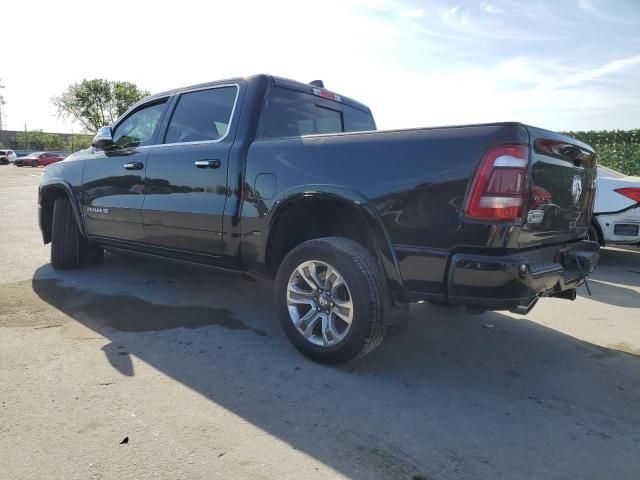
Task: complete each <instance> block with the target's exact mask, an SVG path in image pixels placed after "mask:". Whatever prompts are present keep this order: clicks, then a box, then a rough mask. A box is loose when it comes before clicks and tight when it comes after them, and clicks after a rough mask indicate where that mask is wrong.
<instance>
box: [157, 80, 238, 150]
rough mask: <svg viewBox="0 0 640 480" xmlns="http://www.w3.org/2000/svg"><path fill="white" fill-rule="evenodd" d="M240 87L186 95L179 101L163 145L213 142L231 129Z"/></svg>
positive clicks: (214, 89)
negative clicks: (230, 125)
mask: <svg viewBox="0 0 640 480" xmlns="http://www.w3.org/2000/svg"><path fill="white" fill-rule="evenodd" d="M237 93H238V88H237V87H235V86H232V87H220V88H212V89H210V90H198V91H197V92H190V93H183V94H182V95H180V98H179V99H178V105H177V106H176V108H175V110H174V112H173V115H172V117H171V121H170V122H169V128H168V129H167V134H166V136H165V140H164V143H184V142H202V141H214V140H219V139H221V138H223V137H224V136H225V135H226V134H227V131H228V130H229V123H230V122H231V114H232V112H233V106H234V104H235V101H236V96H237Z"/></svg>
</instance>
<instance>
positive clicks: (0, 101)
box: [0, 84, 7, 146]
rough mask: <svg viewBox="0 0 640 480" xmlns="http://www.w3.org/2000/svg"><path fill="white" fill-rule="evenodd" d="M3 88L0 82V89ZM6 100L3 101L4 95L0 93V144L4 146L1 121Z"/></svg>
mask: <svg viewBox="0 0 640 480" xmlns="http://www.w3.org/2000/svg"><path fill="white" fill-rule="evenodd" d="M2 88H4V85H2V84H0V89H2ZM6 103H7V102H5V101H4V97H3V96H2V95H1V94H0V145H2V146H4V124H3V123H2V117H3V115H4V106H5V105H6Z"/></svg>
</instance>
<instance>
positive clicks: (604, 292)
mask: <svg viewBox="0 0 640 480" xmlns="http://www.w3.org/2000/svg"><path fill="white" fill-rule="evenodd" d="M589 286H590V287H591V291H592V294H593V296H592V297H591V299H593V300H595V301H597V302H601V303H606V304H609V305H616V306H619V307H627V308H640V292H638V287H640V249H637V248H628V249H618V248H615V249H614V248H603V249H601V250H600V263H599V265H598V267H597V268H596V270H595V272H594V273H593V275H592V276H591V278H590V280H589ZM580 294H581V295H582V296H587V295H588V294H587V292H586V290H585V289H583V288H582V289H580Z"/></svg>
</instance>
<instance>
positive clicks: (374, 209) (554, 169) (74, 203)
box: [39, 75, 599, 363]
mask: <svg viewBox="0 0 640 480" xmlns="http://www.w3.org/2000/svg"><path fill="white" fill-rule="evenodd" d="M375 129H376V126H375V123H374V120H373V116H372V115H371V111H370V110H369V108H367V107H366V106H365V105H363V104H361V103H359V102H356V101H354V100H352V99H350V98H347V97H344V96H342V95H338V94H335V93H333V92H331V91H329V90H326V89H325V88H324V85H322V82H320V81H315V82H311V84H304V83H299V82H294V81H291V80H286V79H282V78H278V77H273V76H269V75H256V76H252V77H248V78H234V79H230V80H224V81H218V82H212V83H207V84H202V85H196V86H192V87H188V88H182V89H177V90H172V91H169V92H164V93H160V94H157V95H153V96H150V97H148V98H145V99H144V100H142V101H141V102H139V103H138V104H136V105H134V106H133V107H132V108H131V109H130V110H129V111H128V112H126V113H125V114H124V115H123V116H122V117H121V118H120V119H118V120H117V121H116V122H115V124H114V125H113V126H111V127H105V128H103V129H101V130H100V131H99V132H98V134H97V136H96V137H95V139H94V142H93V146H92V147H91V148H89V149H87V150H84V151H81V152H78V153H76V154H74V155H71V156H70V157H68V158H66V159H65V160H64V161H62V162H60V163H56V164H54V165H51V166H48V167H47V168H46V169H45V170H44V172H43V175H42V183H41V185H40V189H39V207H40V208H39V222H40V228H41V230H42V235H43V238H44V242H45V243H49V242H51V244H52V245H51V263H52V265H53V267H54V268H59V269H64V268H74V267H78V266H81V265H83V264H87V263H92V262H99V261H101V259H102V258H103V255H104V249H125V250H130V251H136V252H141V253H145V254H152V255H158V256H162V257H172V258H178V259H183V260H187V261H191V262H197V263H201V264H208V265H212V266H216V267H221V268H224V269H232V270H240V271H248V272H251V273H253V274H256V275H261V276H266V277H270V278H274V279H275V298H276V308H277V310H278V315H279V317H280V320H281V323H282V327H283V329H284V331H285V332H286V334H287V336H288V337H289V339H290V340H291V341H292V343H293V344H294V345H295V346H296V347H297V348H298V349H299V350H300V351H302V353H304V354H305V355H307V356H309V357H311V358H313V359H314V360H316V361H320V362H326V363H339V362H345V361H349V360H351V359H353V358H355V357H358V356H361V355H364V354H366V353H367V352H369V351H371V350H372V349H373V348H375V347H376V346H377V345H378V344H379V343H380V341H381V340H382V338H383V337H384V336H385V335H391V334H394V333H396V332H398V331H401V330H402V329H403V328H404V327H405V326H406V324H407V318H408V303H410V302H421V301H425V300H426V301H432V302H434V303H440V304H448V305H463V306H466V307H469V308H471V309H473V310H476V311H482V310H500V309H508V310H511V311H514V312H517V313H522V314H524V313H527V312H528V311H529V310H530V309H531V308H532V307H533V305H534V304H535V303H536V301H537V300H538V299H539V298H540V297H562V298H566V299H574V298H575V288H576V287H577V286H578V285H581V284H582V283H583V282H584V281H585V279H586V278H587V276H588V275H589V274H590V273H591V271H592V270H593V268H594V266H595V264H596V263H597V260H598V257H599V250H598V245H597V244H596V243H594V242H589V241H586V240H584V238H585V237H586V235H587V230H588V228H589V225H590V223H589V222H590V218H591V213H592V206H593V201H594V196H595V179H596V156H595V154H594V151H593V150H592V149H591V148H590V147H589V146H588V145H585V144H583V143H581V142H579V141H577V140H575V139H573V138H568V137H566V136H562V135H558V134H556V133H552V132H549V131H546V130H541V129H539V128H534V127H531V126H528V125H523V124H521V123H517V122H505V123H494V124H484V125H466V126H454V127H442V128H421V129H409V130H394V131H379V132H378V131H375Z"/></svg>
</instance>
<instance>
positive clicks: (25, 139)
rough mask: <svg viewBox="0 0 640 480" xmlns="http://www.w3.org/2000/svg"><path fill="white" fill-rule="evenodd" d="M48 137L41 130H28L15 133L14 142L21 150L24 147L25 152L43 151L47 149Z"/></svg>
mask: <svg viewBox="0 0 640 480" xmlns="http://www.w3.org/2000/svg"><path fill="white" fill-rule="evenodd" d="M48 140H49V135H48V134H47V133H45V132H43V131H42V130H30V131H28V132H18V133H16V142H17V144H18V145H20V148H22V147H23V146H24V145H26V146H27V147H26V148H27V150H44V149H46V148H47V141H48Z"/></svg>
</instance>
